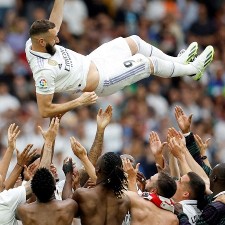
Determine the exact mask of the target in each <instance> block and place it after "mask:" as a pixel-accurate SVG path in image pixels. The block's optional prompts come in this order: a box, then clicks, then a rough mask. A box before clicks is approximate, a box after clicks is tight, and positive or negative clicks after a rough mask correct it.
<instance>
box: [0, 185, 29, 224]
mask: <svg viewBox="0 0 225 225" xmlns="http://www.w3.org/2000/svg"><path fill="white" fill-rule="evenodd" d="M25 202H26V189H25V187H24V186H20V187H17V188H13V189H9V190H5V191H3V192H1V193H0V224H1V225H17V224H18V223H17V220H16V218H15V215H16V208H17V206H18V205H19V204H21V203H25Z"/></svg>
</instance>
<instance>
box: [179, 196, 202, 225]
mask: <svg viewBox="0 0 225 225" xmlns="http://www.w3.org/2000/svg"><path fill="white" fill-rule="evenodd" d="M179 203H180V204H181V205H182V206H183V212H184V213H185V214H186V215H187V216H188V219H189V223H190V224H192V225H194V224H196V221H197V220H198V218H199V216H200V215H201V214H202V212H201V210H200V209H198V208H197V200H183V201H180V202H179Z"/></svg>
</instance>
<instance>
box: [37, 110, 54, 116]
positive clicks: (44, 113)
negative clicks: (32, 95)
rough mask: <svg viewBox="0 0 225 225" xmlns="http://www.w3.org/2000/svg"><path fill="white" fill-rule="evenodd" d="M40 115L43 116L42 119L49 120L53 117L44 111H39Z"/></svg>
mask: <svg viewBox="0 0 225 225" xmlns="http://www.w3.org/2000/svg"><path fill="white" fill-rule="evenodd" d="M39 113H40V114H41V117H42V118H48V117H51V115H50V113H49V111H48V110H44V109H42V110H39Z"/></svg>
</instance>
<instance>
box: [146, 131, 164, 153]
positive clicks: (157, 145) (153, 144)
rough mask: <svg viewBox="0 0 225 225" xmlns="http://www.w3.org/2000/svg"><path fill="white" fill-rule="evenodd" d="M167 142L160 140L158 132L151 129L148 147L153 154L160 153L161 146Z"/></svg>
mask: <svg viewBox="0 0 225 225" xmlns="http://www.w3.org/2000/svg"><path fill="white" fill-rule="evenodd" d="M166 144H167V142H163V143H162V142H161V141H160V139H159V136H158V134H157V133H156V132H155V131H151V132H150V135H149V147H150V149H151V151H152V153H153V155H154V156H157V155H162V151H163V148H164V147H165V145H166Z"/></svg>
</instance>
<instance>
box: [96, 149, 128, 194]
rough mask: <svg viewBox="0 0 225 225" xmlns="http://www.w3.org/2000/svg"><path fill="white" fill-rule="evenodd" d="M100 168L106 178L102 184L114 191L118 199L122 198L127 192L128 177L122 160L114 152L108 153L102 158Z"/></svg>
mask: <svg viewBox="0 0 225 225" xmlns="http://www.w3.org/2000/svg"><path fill="white" fill-rule="evenodd" d="M100 168H101V172H102V174H103V176H105V177H106V178H105V179H104V181H103V182H102V184H103V185H104V186H105V187H107V188H109V189H112V190H113V191H114V193H115V195H116V197H117V198H120V197H121V195H122V194H123V191H124V190H126V186H127V177H126V175H125V172H124V171H123V169H122V160H121V158H120V156H118V155H117V154H115V153H114V152H107V153H105V154H104V155H103V156H102V159H101V163H100Z"/></svg>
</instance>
